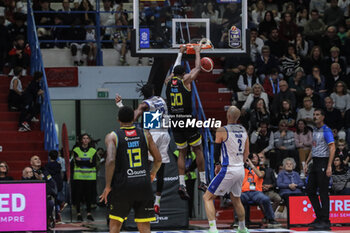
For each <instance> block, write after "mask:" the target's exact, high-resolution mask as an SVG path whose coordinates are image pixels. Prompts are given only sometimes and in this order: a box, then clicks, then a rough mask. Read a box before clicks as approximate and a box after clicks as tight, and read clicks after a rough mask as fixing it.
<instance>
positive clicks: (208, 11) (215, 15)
mask: <svg viewBox="0 0 350 233" xmlns="http://www.w3.org/2000/svg"><path fill="white" fill-rule="evenodd" d="M202 18H208V19H210V24H213V26H214V25H219V24H220V21H219V11H218V10H216V9H215V8H214V4H213V3H212V2H208V3H207V4H206V6H205V8H204V10H203V12H202Z"/></svg>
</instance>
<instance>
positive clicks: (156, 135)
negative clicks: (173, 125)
mask: <svg viewBox="0 0 350 233" xmlns="http://www.w3.org/2000/svg"><path fill="white" fill-rule="evenodd" d="M150 133H151V135H152V138H153V141H154V143H155V144H156V145H157V147H158V150H159V152H160V155H161V156H162V163H170V158H169V154H168V149H169V143H170V135H169V133H168V131H164V132H160V131H150ZM148 160H149V161H153V157H152V156H151V155H150V154H149V155H148Z"/></svg>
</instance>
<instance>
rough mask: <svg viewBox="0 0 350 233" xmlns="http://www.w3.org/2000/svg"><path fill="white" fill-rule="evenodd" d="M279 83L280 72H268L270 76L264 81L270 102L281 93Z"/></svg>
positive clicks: (274, 70) (275, 70) (273, 70)
mask: <svg viewBox="0 0 350 233" xmlns="http://www.w3.org/2000/svg"><path fill="white" fill-rule="evenodd" d="M279 83H280V81H279V76H278V70H277V69H275V68H273V69H271V70H270V71H269V72H268V76H267V77H266V78H265V80H264V89H265V92H266V94H267V95H268V96H269V99H270V100H272V99H273V97H274V96H275V95H277V94H278V93H279V92H280V85H279Z"/></svg>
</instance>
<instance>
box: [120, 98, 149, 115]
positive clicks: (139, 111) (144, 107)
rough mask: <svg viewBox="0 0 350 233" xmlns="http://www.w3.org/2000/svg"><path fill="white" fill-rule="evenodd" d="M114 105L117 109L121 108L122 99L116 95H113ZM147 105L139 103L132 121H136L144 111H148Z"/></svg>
mask: <svg viewBox="0 0 350 233" xmlns="http://www.w3.org/2000/svg"><path fill="white" fill-rule="evenodd" d="M114 100H115V105H116V106H117V107H118V108H121V107H123V106H124V105H123V102H122V97H121V96H120V95H118V94H116V95H115V99H114ZM148 108H149V107H148V105H147V104H146V103H144V102H143V103H141V104H140V105H139V106H138V108H137V109H136V110H135V111H134V121H137V119H138V118H139V117H140V116H141V115H142V113H143V112H144V111H147V110H148Z"/></svg>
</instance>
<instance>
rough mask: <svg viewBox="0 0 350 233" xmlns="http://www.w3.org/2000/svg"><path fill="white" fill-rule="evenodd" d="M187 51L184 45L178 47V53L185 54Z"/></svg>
mask: <svg viewBox="0 0 350 233" xmlns="http://www.w3.org/2000/svg"><path fill="white" fill-rule="evenodd" d="M186 50H187V46H186V45H180V53H185V52H186Z"/></svg>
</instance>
